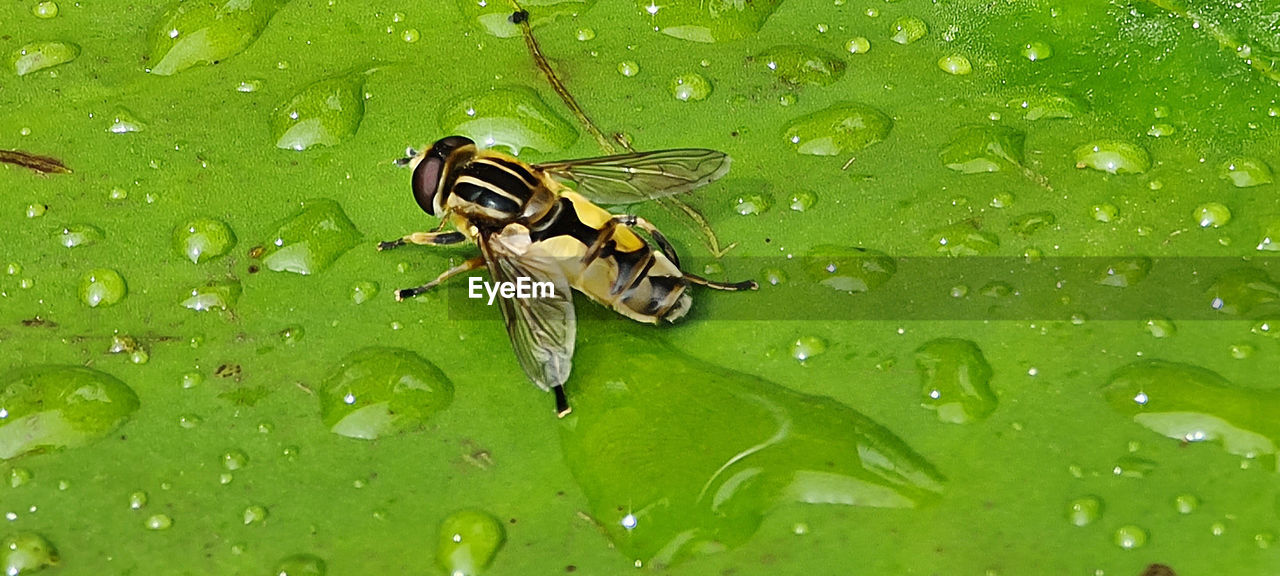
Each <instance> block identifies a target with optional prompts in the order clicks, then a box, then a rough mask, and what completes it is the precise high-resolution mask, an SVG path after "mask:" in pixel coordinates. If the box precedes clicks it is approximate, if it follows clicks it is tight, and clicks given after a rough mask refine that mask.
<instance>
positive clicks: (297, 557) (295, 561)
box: [271, 554, 327, 576]
mask: <svg viewBox="0 0 1280 576" xmlns="http://www.w3.org/2000/svg"><path fill="white" fill-rule="evenodd" d="M326 568H327V567H326V566H325V563H324V560H322V559H321V558H320V557H319V556H316V555H314V554H294V555H293V556H289V557H286V558H283V559H281V560H280V561H279V562H277V563H276V569H275V571H273V572H272V573H271V574H272V576H325V574H326Z"/></svg>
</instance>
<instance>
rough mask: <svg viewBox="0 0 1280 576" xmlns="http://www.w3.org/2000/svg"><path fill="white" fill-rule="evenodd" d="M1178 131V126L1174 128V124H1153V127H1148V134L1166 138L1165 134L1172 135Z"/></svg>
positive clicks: (1153, 136)
mask: <svg viewBox="0 0 1280 576" xmlns="http://www.w3.org/2000/svg"><path fill="white" fill-rule="evenodd" d="M1177 131H1178V130H1177V128H1174V127H1173V125H1172V124H1164V123H1161V124H1152V125H1151V128H1149V129H1147V136H1150V137H1152V138H1164V137H1165V136H1172V135H1173V134H1174V133H1175V132H1177Z"/></svg>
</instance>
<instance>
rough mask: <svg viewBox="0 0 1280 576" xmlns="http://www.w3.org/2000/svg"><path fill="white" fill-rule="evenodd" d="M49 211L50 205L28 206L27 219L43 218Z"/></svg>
mask: <svg viewBox="0 0 1280 576" xmlns="http://www.w3.org/2000/svg"><path fill="white" fill-rule="evenodd" d="M48 210H49V205H48V204H28V205H27V218H39V217H41V216H44V213H45V212H46V211H48Z"/></svg>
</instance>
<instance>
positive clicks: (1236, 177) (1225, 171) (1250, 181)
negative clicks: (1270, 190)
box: [1218, 157, 1273, 188]
mask: <svg viewBox="0 0 1280 576" xmlns="http://www.w3.org/2000/svg"><path fill="white" fill-rule="evenodd" d="M1218 176H1219V177H1220V178H1222V179H1223V180H1230V181H1231V183H1232V184H1233V185H1235V187H1236V188H1251V187H1253V186H1262V185H1264V184H1270V183H1271V182H1272V181H1273V179H1272V175H1271V167H1270V166H1267V163H1266V162H1264V161H1263V160H1262V159H1261V158H1252V157H1236V158H1231V159H1229V160H1227V161H1225V162H1223V163H1222V165H1221V166H1219V167H1218Z"/></svg>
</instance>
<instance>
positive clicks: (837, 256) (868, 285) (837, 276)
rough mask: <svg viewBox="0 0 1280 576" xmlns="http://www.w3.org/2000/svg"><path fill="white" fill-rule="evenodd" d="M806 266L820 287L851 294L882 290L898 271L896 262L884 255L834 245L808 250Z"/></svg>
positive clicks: (810, 276) (877, 252)
mask: <svg viewBox="0 0 1280 576" xmlns="http://www.w3.org/2000/svg"><path fill="white" fill-rule="evenodd" d="M804 266H805V270H806V272H807V273H808V274H807V275H808V276H809V278H810V279H812V280H814V281H815V282H817V283H818V284H820V285H822V286H826V287H827V288H831V289H832V290H836V291H838V292H846V293H850V294H853V293H862V292H867V291H869V290H872V289H874V288H876V287H878V286H881V285H883V284H884V283H885V282H888V281H889V279H890V278H891V277H892V276H893V275H894V273H896V272H897V271H898V265H897V263H896V262H895V261H894V259H893V258H891V257H889V256H888V255H887V254H885V253H883V252H880V251H877V250H869V249H866V248H849V247H846V246H838V245H834V244H821V245H818V246H814V247H813V248H811V249H809V251H808V252H807V253H805V256H804Z"/></svg>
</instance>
